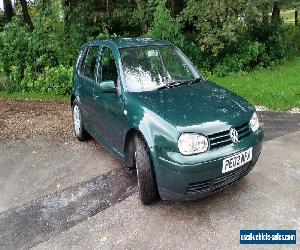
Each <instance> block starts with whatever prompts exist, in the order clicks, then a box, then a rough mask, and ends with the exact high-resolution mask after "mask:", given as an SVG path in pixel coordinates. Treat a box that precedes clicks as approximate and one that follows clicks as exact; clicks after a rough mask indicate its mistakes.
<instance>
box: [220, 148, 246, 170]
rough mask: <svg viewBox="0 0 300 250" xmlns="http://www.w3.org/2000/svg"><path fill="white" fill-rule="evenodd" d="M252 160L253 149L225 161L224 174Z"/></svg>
mask: <svg viewBox="0 0 300 250" xmlns="http://www.w3.org/2000/svg"><path fill="white" fill-rule="evenodd" d="M251 160H252V148H249V149H247V150H245V151H243V152H241V153H239V154H236V155H233V156H230V157H228V158H226V159H225V160H223V168H222V173H223V174H224V173H226V172H229V171H232V170H234V169H236V168H238V167H240V166H242V165H244V164H245V163H247V162H249V161H251Z"/></svg>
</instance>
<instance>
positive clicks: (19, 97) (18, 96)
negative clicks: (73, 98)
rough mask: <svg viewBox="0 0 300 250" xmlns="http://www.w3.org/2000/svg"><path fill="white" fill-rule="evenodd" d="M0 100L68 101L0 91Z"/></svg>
mask: <svg viewBox="0 0 300 250" xmlns="http://www.w3.org/2000/svg"><path fill="white" fill-rule="evenodd" d="M0 98H4V99H14V100H53V101H70V97H69V96H53V95H46V94H41V93H36V92H25V93H20V92H12V93H10V92H4V91H0Z"/></svg>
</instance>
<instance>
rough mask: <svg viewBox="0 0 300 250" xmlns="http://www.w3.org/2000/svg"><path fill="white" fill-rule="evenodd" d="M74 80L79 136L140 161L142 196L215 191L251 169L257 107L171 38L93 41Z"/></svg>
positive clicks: (257, 142)
mask: <svg viewBox="0 0 300 250" xmlns="http://www.w3.org/2000/svg"><path fill="white" fill-rule="evenodd" d="M73 81H74V83H73V88H72V97H71V105H72V110H73V127H74V133H75V136H76V137H77V139H78V140H80V141H83V140H86V139H88V138H89V137H90V136H92V137H94V138H95V139H96V140H97V141H98V142H100V143H102V144H104V145H105V146H106V147H107V148H108V149H109V150H111V151H112V152H113V153H114V154H115V155H116V156H117V157H118V158H119V159H120V160H122V161H123V162H124V163H125V164H126V166H127V167H128V168H135V169H136V170H137V179H138V187H139V196H140V199H141V201H142V203H144V204H147V203H151V202H153V201H155V200H156V199H158V198H159V197H161V199H164V200H194V199H199V198H201V197H204V196H207V195H210V194H213V193H215V192H217V191H220V190H222V189H223V188H225V187H227V186H229V185H231V184H232V183H234V182H235V181H237V180H239V179H240V178H241V177H243V176H245V175H247V174H248V173H249V172H250V171H251V169H252V168H253V166H254V165H255V163H256V161H257V159H258V157H259V155H260V152H261V148H262V140H263V131H262V129H261V128H260V126H259V122H258V118H257V114H256V111H255V108H254V107H253V106H252V105H250V104H249V103H248V102H247V101H246V100H244V99H243V98H241V97H240V96H238V95H236V94H234V93H232V92H231V91H229V90H227V89H225V88H223V87H221V86H219V85H217V84H215V83H212V82H209V81H207V80H205V78H204V77H203V76H201V74H200V73H199V72H198V70H197V69H196V68H195V66H194V65H193V64H192V63H191V61H190V60H189V59H188V58H187V57H186V56H185V55H184V54H183V53H182V52H181V51H180V50H179V49H178V48H177V47H175V46H173V45H172V44H169V43H167V42H164V41H160V40H152V39H115V40H104V41H93V42H89V43H87V44H85V45H83V47H82V49H81V51H80V55H79V57H78V60H77V63H76V67H75V73H74V80H73Z"/></svg>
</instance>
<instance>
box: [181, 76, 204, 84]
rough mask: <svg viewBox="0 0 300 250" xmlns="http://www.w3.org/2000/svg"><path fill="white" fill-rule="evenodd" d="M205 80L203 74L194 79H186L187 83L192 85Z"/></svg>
mask: <svg viewBox="0 0 300 250" xmlns="http://www.w3.org/2000/svg"><path fill="white" fill-rule="evenodd" d="M203 80H204V77H203V76H200V77H198V78H196V79H194V80H191V81H186V82H185V83H187V84H188V85H191V84H194V83H197V82H202V81H203Z"/></svg>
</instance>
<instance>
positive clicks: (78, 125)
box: [72, 99, 89, 141]
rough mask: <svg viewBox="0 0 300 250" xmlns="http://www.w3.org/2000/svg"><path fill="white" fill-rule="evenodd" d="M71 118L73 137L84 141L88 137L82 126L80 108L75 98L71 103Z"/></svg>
mask: <svg viewBox="0 0 300 250" xmlns="http://www.w3.org/2000/svg"><path fill="white" fill-rule="evenodd" d="M72 118H73V130H74V134H75V137H76V138H77V139H78V140H79V141H86V140H87V139H88V138H89V134H88V132H87V131H86V130H85V128H84V126H83V122H82V115H81V110H80V108H79V105H78V102H77V100H76V99H75V100H74V102H73V105H72Z"/></svg>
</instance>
